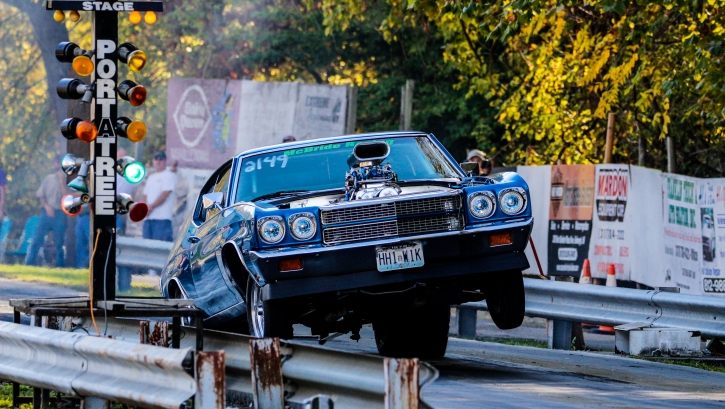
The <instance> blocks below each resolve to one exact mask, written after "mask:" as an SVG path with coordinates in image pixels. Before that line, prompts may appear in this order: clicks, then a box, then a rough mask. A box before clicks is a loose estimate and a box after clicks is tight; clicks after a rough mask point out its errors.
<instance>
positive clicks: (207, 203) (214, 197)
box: [201, 192, 224, 210]
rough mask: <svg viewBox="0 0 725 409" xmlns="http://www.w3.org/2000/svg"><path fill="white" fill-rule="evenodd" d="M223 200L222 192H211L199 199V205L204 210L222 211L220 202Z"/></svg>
mask: <svg viewBox="0 0 725 409" xmlns="http://www.w3.org/2000/svg"><path fill="white" fill-rule="evenodd" d="M223 200H224V192H211V193H207V194H205V195H204V196H202V197H201V205H202V206H203V207H204V210H210V209H215V210H222V201H223Z"/></svg>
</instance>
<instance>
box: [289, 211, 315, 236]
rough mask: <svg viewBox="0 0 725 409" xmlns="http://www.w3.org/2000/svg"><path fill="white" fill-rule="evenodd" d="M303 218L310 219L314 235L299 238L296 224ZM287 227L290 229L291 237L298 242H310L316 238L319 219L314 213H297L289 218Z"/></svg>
mask: <svg viewBox="0 0 725 409" xmlns="http://www.w3.org/2000/svg"><path fill="white" fill-rule="evenodd" d="M301 218H305V219H309V221H310V223H311V225H312V233H311V234H310V235H309V236H307V237H298V236H297V235H296V234H295V223H296V222H297V221H299V220H300V219H301ZM287 225H288V227H289V232H290V236H292V238H294V239H295V240H298V241H308V240H311V239H313V238H314V237H315V235H316V234H317V218H316V217H315V215H314V214H313V213H309V212H302V213H295V214H293V215H291V216H289V217H288V218H287Z"/></svg>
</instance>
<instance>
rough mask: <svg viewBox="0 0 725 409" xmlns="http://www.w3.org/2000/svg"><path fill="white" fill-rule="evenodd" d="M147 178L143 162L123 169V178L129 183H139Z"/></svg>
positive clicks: (131, 164) (132, 163)
mask: <svg viewBox="0 0 725 409" xmlns="http://www.w3.org/2000/svg"><path fill="white" fill-rule="evenodd" d="M144 176H146V168H145V167H144V166H143V164H142V163H141V162H131V163H129V164H128V165H126V167H125V168H123V177H124V178H126V180H127V181H128V183H134V184H135V183H138V182H140V181H142V180H143V178H144Z"/></svg>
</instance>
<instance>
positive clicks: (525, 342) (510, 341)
mask: <svg viewBox="0 0 725 409" xmlns="http://www.w3.org/2000/svg"><path fill="white" fill-rule="evenodd" d="M450 336H451V337H455V338H460V339H471V338H464V337H459V336H457V335H453V334H451V335H450ZM474 340H475V341H481V342H493V343H496V344H504V345H513V346H518V347H532V348H544V349H547V348H549V344H548V343H547V342H545V341H538V340H535V339H527V338H492V337H476V338H474Z"/></svg>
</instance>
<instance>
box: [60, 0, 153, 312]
mask: <svg viewBox="0 0 725 409" xmlns="http://www.w3.org/2000/svg"><path fill="white" fill-rule="evenodd" d="M46 9H47V10H53V12H54V18H55V20H56V21H58V22H59V23H60V22H63V21H64V20H65V19H66V17H67V18H68V19H69V20H71V21H73V22H76V21H78V20H80V19H81V18H82V15H81V13H83V14H87V13H90V14H91V19H92V42H91V44H92V47H93V49H91V50H84V49H82V48H80V47H79V46H78V45H77V44H75V43H72V42H62V43H60V44H58V47H57V48H56V57H57V59H58V60H59V61H60V62H65V63H71V64H72V66H73V69H74V71H75V72H76V73H77V74H78V75H80V76H89V75H90V76H91V80H90V84H89V85H87V84H84V83H83V82H82V81H79V80H77V79H71V78H64V79H62V80H61V81H60V82H59V83H58V86H57V89H56V90H57V92H58V96H60V97H61V98H63V99H78V100H80V103H83V104H91V110H90V113H91V114H90V118H85V119H84V118H67V119H65V120H64V121H63V122H62V123H61V133H62V134H63V136H64V137H66V138H67V139H69V140H71V139H79V140H81V141H83V142H87V143H90V145H91V146H90V148H91V149H90V158H79V157H76V156H74V155H71V154H68V155H66V156H65V157H63V160H62V163H61V167H62V169H63V171H64V172H65V173H66V174H68V175H72V174H74V173H76V172H77V175H78V176H77V177H76V178H75V179H73V180H72V181H71V182H70V183H69V184H68V187H69V188H70V189H71V190H73V191H75V192H76V193H75V194H73V195H68V196H66V197H64V198H63V200H62V202H61V207H62V209H63V211H64V212H65V213H66V214H68V215H69V216H75V215H78V214H79V213H80V212H81V210H82V208H83V206H84V205H87V206H90V209H91V215H92V218H91V221H92V222H91V234H90V238H91V240H90V241H91V242H90V254H91V265H90V268H91V276H92V279H91V281H92V283H91V288H90V296H91V299H95V300H96V301H98V300H101V299H103V300H107V301H108V300H115V298H116V234H117V232H116V225H117V224H116V218H117V215H119V214H120V215H123V214H128V215H129V218H130V219H131V221H134V222H138V221H141V220H143V219H144V218H145V217H146V215H147V213H148V206H146V204H145V203H137V202H134V201H133V199H132V198H131V196H129V195H128V194H124V193H118V192H117V189H116V175H117V174H118V175H120V176H123V177H124V178H125V179H126V180H127V181H128V182H130V183H139V182H140V181H141V180H143V178H144V176H145V174H146V170H145V168H144V166H143V165H142V164H141V163H140V162H137V161H136V160H135V159H134V158H131V157H129V156H126V157H123V158H118V160H116V152H117V143H118V137H119V136H121V137H125V138H128V139H129V140H130V141H132V142H139V141H141V140H143V139H144V137H145V136H146V125H145V124H144V123H143V122H141V121H134V120H131V119H130V118H128V117H119V116H118V110H119V101H118V97H120V98H121V99H122V100H124V101H128V102H129V103H130V105H131V106H133V107H137V106H140V105H142V104H143V103H144V101H146V88H145V87H144V86H143V85H139V84H136V83H135V82H133V81H131V80H124V81H121V82H120V83H119V82H118V78H119V68H120V67H119V64H118V63H119V61H120V62H121V63H124V64H125V65H127V67H128V69H129V70H131V71H140V70H142V69H143V68H144V66H145V65H146V54H145V53H144V52H143V51H141V50H139V49H138V47H136V46H135V45H133V44H131V43H121V44H119V40H118V24H119V13H124V14H125V13H128V14H127V15H128V19H129V21H130V22H131V24H138V23H140V22H141V13H142V12H143V13H145V15H144V20H145V22H146V23H147V24H153V23H155V22H156V18H157V17H156V12H161V11H163V3H162V2H160V1H54V0H48V1H47V2H46ZM66 14H67V16H66ZM122 105H125V103H124V104H122ZM121 108H122V109H126V108H125V107H123V106H122V107H121ZM91 307H93V306H91Z"/></svg>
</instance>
